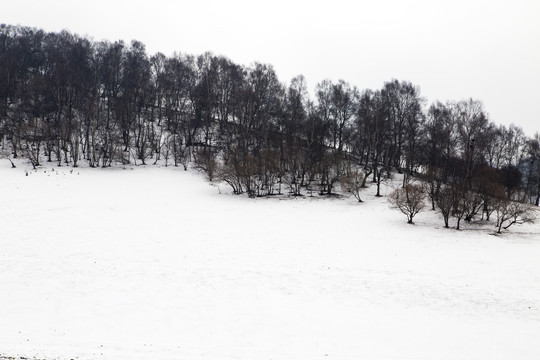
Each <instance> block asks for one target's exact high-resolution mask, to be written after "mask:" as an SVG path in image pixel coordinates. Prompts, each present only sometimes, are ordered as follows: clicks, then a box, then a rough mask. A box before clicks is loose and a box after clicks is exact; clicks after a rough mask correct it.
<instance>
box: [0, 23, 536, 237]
mask: <svg viewBox="0 0 540 360" xmlns="http://www.w3.org/2000/svg"><path fill="white" fill-rule="evenodd" d="M509 106H512V105H511V104H509ZM0 149H1V157H2V158H3V159H8V160H10V161H13V159H15V158H24V159H27V160H28V161H29V162H30V164H31V165H32V166H33V167H34V168H36V167H39V166H40V164H42V163H43V162H51V163H53V164H55V166H71V167H77V166H79V165H80V164H85V166H89V167H109V166H114V165H116V164H124V165H126V164H137V165H144V164H155V163H158V162H159V163H160V164H164V165H165V166H182V167H183V168H184V169H188V167H195V168H198V169H201V170H202V171H204V172H205V173H206V174H207V177H208V179H209V180H211V181H213V180H217V181H222V182H225V183H227V184H228V185H229V186H230V187H231V189H232V191H233V192H234V193H235V194H248V195H249V196H251V197H257V196H270V195H277V194H288V195H290V196H303V195H313V194H316V195H319V196H331V195H335V194H338V193H340V192H341V193H346V194H349V195H353V196H354V197H356V198H357V199H358V201H360V202H361V201H362V198H361V191H362V189H364V188H365V187H366V186H367V185H368V184H371V185H372V186H375V188H376V195H377V196H380V195H381V193H380V189H381V184H382V183H383V182H384V181H386V180H387V179H389V178H390V177H392V176H393V175H392V174H395V173H399V174H402V175H403V184H402V185H403V188H402V189H398V190H399V191H397V192H395V193H394V194H393V196H392V197H391V198H392V199H394V200H393V201H395V203H396V206H397V207H398V208H399V209H400V210H401V207H400V206H399V205H400V204H401V205H403V204H405V205H406V206H405V212H408V210H407V206H408V205H411V201H412V200H411V199H413V198H414V197H415V196H413V195H414V194H417V193H418V197H419V198H420V199H423V198H424V197H425V198H426V199H428V203H429V206H430V207H431V208H432V209H433V210H438V211H439V212H440V213H441V215H442V217H443V219H444V223H445V226H446V227H448V226H449V223H448V219H449V218H451V217H453V218H455V219H456V220H457V228H459V224H460V221H461V220H465V221H470V220H472V219H475V218H481V219H485V220H489V219H490V216H491V215H492V214H496V218H497V219H496V222H497V227H498V230H499V231H500V230H501V228H505V227H508V226H510V225H512V224H515V223H519V222H523V221H530V220H531V219H532V218H533V216H532V212H531V210H530V209H531V205H532V206H534V205H535V206H538V205H539V203H540V136H539V135H538V133H537V134H536V135H535V136H534V137H532V138H531V137H528V136H526V135H525V134H524V132H523V131H522V129H521V128H519V127H517V126H514V125H510V126H508V127H507V126H504V125H497V124H495V123H494V122H492V121H491V120H490V119H489V117H488V114H487V111H486V110H485V109H484V106H483V104H482V102H481V101H479V100H475V99H466V100H458V101H447V102H445V103H443V102H439V101H435V102H433V103H429V104H428V103H427V100H426V99H425V98H423V97H422V95H421V93H420V88H419V87H418V86H417V85H414V84H412V83H410V82H407V81H400V80H396V79H392V80H389V81H388V82H386V83H384V84H383V86H382V88H381V89H376V90H372V89H364V90H360V89H359V88H357V87H356V86H354V85H351V84H349V83H348V82H347V81H345V80H339V81H337V82H333V81H330V80H324V81H322V82H320V83H319V84H317V85H316V87H315V89H314V93H313V96H311V95H310V93H309V92H308V89H307V85H306V80H305V78H304V77H303V76H301V75H299V76H297V77H295V78H293V79H292V80H290V82H289V83H283V82H281V81H280V80H279V79H278V77H277V75H276V72H275V71H274V69H273V67H272V66H271V65H268V64H261V63H254V64H252V65H250V66H244V65H239V64H235V63H234V62H232V61H231V60H229V59H228V58H226V57H224V56H215V55H213V54H211V53H205V54H202V55H198V56H194V55H188V54H180V53H177V54H174V55H173V56H170V57H168V56H165V55H164V54H161V53H157V54H154V55H149V54H147V52H146V49H145V46H144V44H142V43H141V42H138V41H132V42H131V43H130V44H126V43H124V42H123V41H116V42H109V41H94V40H92V39H89V38H87V37H81V36H79V35H76V34H72V33H70V32H68V31H62V32H60V33H52V32H45V31H43V30H39V29H34V28H29V27H23V26H12V25H5V24H3V25H0ZM12 165H13V166H15V164H14V163H13V162H12ZM398 195H399V196H398ZM402 211H403V210H402ZM413 216H414V215H413ZM408 220H410V222H412V217H411V218H410V219H409V218H408Z"/></svg>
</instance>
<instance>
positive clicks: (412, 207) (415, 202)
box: [388, 183, 426, 224]
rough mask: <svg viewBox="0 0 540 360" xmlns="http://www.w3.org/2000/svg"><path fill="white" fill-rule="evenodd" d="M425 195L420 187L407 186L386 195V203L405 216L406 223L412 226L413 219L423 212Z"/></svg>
mask: <svg viewBox="0 0 540 360" xmlns="http://www.w3.org/2000/svg"><path fill="white" fill-rule="evenodd" d="M425 198H426V194H425V193H424V189H423V188H422V186H421V185H418V184H412V183H410V184H407V185H405V186H404V187H402V188H400V189H396V190H394V191H393V192H391V193H390V195H388V202H389V203H390V205H391V206H392V207H393V208H396V209H398V210H399V211H401V212H402V213H403V214H405V215H406V216H407V223H409V224H413V218H414V217H415V216H416V214H418V213H419V212H421V211H422V210H424V208H425V206H426V203H425V201H424V200H425Z"/></svg>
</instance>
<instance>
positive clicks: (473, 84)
mask: <svg viewBox="0 0 540 360" xmlns="http://www.w3.org/2000/svg"><path fill="white" fill-rule="evenodd" d="M0 9H1V10H0V11H1V12H0V22H2V23H7V24H13V25H16V24H19V25H25V26H32V27H38V28H42V29H44V30H47V31H60V30H62V29H67V30H69V31H71V32H75V33H78V34H80V35H88V36H89V37H92V38H93V39H94V40H102V39H110V40H119V39H123V40H125V41H126V42H129V41H131V40H132V39H136V40H140V41H142V42H143V43H144V44H145V45H146V49H147V51H148V53H149V54H153V53H155V52H158V51H160V52H163V53H164V54H166V55H172V54H173V52H174V51H177V52H182V53H188V54H201V53H203V52H205V51H211V52H213V53H215V54H218V55H225V56H227V57H229V58H230V59H232V60H233V61H235V62H237V63H241V64H245V65H249V64H251V63H253V62H254V61H259V62H264V63H270V64H272V65H273V66H274V68H275V70H276V72H277V74H278V76H279V78H280V80H281V81H284V82H288V81H289V80H290V79H291V78H292V77H294V76H296V75H299V74H303V75H304V76H305V77H306V79H307V82H308V86H309V88H310V92H311V93H313V89H314V87H315V85H316V84H317V83H318V82H320V81H321V80H323V79H326V78H328V79H331V80H334V81H335V80H338V79H344V80H346V81H348V82H349V83H351V84H353V85H356V86H357V87H358V88H359V89H365V88H371V89H379V88H381V87H382V85H383V83H384V82H385V81H389V80H391V79H393V78H396V79H399V80H407V81H411V82H412V83H414V84H416V85H418V86H420V88H421V93H422V95H423V96H424V97H425V98H427V100H428V101H429V103H431V102H433V101H435V100H441V101H443V102H445V101H447V100H460V99H465V98H471V97H472V98H474V99H478V100H481V101H483V103H484V105H485V109H486V110H487V112H488V113H489V114H490V118H491V120H492V121H494V122H495V123H497V124H506V125H508V124H510V123H514V124H517V125H519V126H521V127H522V128H523V129H524V130H525V132H526V133H527V135H529V136H532V135H533V134H534V132H536V131H540V20H539V19H540V0H511V1H507V0H489V1H488V0H453V1H450V0H444V1H443V0H371V1H363V0H356V1H348V0H328V1H317V0H313V1H296V0H274V1H265V2H259V1H255V0H251V1H248V0H190V1H173V0H144V1H143V0H129V1H128V0H107V1H105V0H92V1H89V0H86V1H79V0H35V1H30V0H0Z"/></svg>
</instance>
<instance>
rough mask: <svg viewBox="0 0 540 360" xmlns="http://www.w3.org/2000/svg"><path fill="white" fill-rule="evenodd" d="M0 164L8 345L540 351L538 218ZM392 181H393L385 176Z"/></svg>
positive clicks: (123, 351) (241, 353) (51, 354)
mask: <svg viewBox="0 0 540 360" xmlns="http://www.w3.org/2000/svg"><path fill="white" fill-rule="evenodd" d="M9 167H10V165H9V162H7V161H4V162H0V189H1V192H2V201H1V205H0V357H1V356H15V357H17V356H18V357H21V356H24V357H37V358H46V359H59V360H63V359H81V360H83V359H106V360H109V359H110V360H124V359H125V360H128V359H129V360H133V359H148V360H150V359H152V360H156V359H157V360H160V359H164V360H165V359H212V360H213V359H215V360H226V359H246V360H248V359H249V360H254V359H256V360H259V359H274V360H277V359H283V360H285V359H287V360H288V359H294V360H304V359H305V360H315V359H336V360H337V359H340V360H341V359H366V360H372V359H373V360H375V359H377V360H378V359H392V360H400V359H410V360H422V359H439V360H440V359H448V360H459V359H490V360H496V359H501V360H507V359H521V360H523V359H530V360H533V359H535V360H536V359H539V358H540V346H539V345H538V339H540V225H539V224H535V225H526V226H519V227H513V228H511V231H510V232H509V233H506V234H504V235H503V236H494V235H493V231H487V230H485V229H484V228H480V227H476V226H475V225H466V226H465V230H463V231H456V230H451V229H450V230H449V229H443V228H442V219H440V218H439V217H438V216H437V215H436V214H434V213H432V212H425V213H421V214H419V215H418V216H417V217H416V218H415V222H416V225H414V226H412V225H408V224H406V218H405V217H404V216H403V215H402V214H400V213H399V212H397V211H394V210H390V209H389V207H388V205H387V203H386V201H385V199H384V198H375V197H374V196H373V193H374V192H373V189H368V190H366V191H365V192H364V194H363V197H364V199H365V202H364V203H362V204H358V203H356V201H355V200H354V199H348V198H336V199H317V198H310V197H304V198H272V199H268V198H262V199H248V198H246V197H238V196H234V195H230V194H229V190H228V188H227V187H226V186H225V185H219V186H217V185H215V184H214V185H210V184H209V183H207V182H206V181H204V180H203V178H202V176H200V175H198V174H196V173H194V172H191V171H189V172H184V171H182V170H181V169H179V168H170V167H169V168H158V167H135V168H134V169H131V168H127V169H120V168H115V169H85V168H81V169H71V168H55V169H54V171H53V170H52V168H42V169H39V170H37V171H29V174H28V176H26V175H25V170H24V169H23V166H22V164H21V166H19V167H18V168H17V169H10V168H9ZM387 191H389V189H388V190H387Z"/></svg>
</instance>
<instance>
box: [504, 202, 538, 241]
mask: <svg viewBox="0 0 540 360" xmlns="http://www.w3.org/2000/svg"><path fill="white" fill-rule="evenodd" d="M495 212H496V214H497V224H496V227H497V233H498V234H500V233H501V230H502V229H505V230H506V229H508V228H509V227H510V226H512V225H514V224H525V223H532V222H534V219H535V215H536V214H535V212H536V210H533V208H532V207H531V206H530V205H529V204H524V203H520V202H517V201H512V200H510V199H508V198H499V199H497V201H496V206H495Z"/></svg>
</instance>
